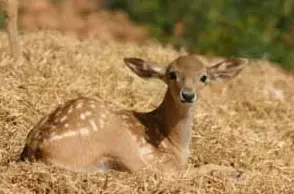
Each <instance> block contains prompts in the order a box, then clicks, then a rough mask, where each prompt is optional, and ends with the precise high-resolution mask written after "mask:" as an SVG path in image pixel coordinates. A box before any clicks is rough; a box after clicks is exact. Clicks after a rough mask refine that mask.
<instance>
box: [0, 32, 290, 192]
mask: <svg viewBox="0 0 294 194" xmlns="http://www.w3.org/2000/svg"><path fill="white" fill-rule="evenodd" d="M0 42H1V44H0V55H1V57H0V59H1V60H0V74H1V76H0V80H1V85H0V127H1V128H0V141H1V143H0V193H201V194H202V193H203V194H205V193H213V194H223V193H238V194H239V193H244V194H245V193H246V194H248V193H249V194H251V193H252V194H253V193H277V194H281V193H294V159H293V158H294V148H293V145H294V124H293V121H294V111H293V107H294V95H293V93H294V85H293V83H294V78H293V76H291V75H288V74H286V73H284V72H283V71H282V70H280V69H279V68H276V67H273V66H272V65H270V64H268V63H267V62H266V61H258V60H255V61H252V62H251V64H250V65H249V67H248V68H246V69H245V70H244V72H243V73H242V75H241V76H239V77H238V78H236V79H235V80H232V81H230V82H227V83H226V84H223V85H220V84H218V85H213V86H211V87H207V88H205V89H204V90H203V91H202V92H201V97H200V100H199V105H198V110H197V113H196V114H195V121H196V120H197V122H196V125H195V128H194V130H193V134H192V135H193V141H192V142H193V143H192V146H191V157H190V159H189V166H190V168H191V167H198V166H201V165H203V164H221V165H224V166H233V167H234V168H235V169H236V170H238V171H240V172H242V174H241V176H240V177H239V176H238V177H237V176H236V177H235V178H234V177H232V176H225V175H224V173H222V172H218V171H214V172H211V173H208V174H199V173H189V172H192V171H189V170H188V171H187V173H185V174H183V175H179V176H178V177H176V178H171V177H163V176H162V175H160V174H155V173H153V172H151V171H148V170H142V171H140V172H137V173H134V174H127V173H119V172H111V173H73V172H68V171H65V170H62V169H58V168H54V167H52V166H45V165H43V164H40V163H35V164H29V163H21V164H16V163H14V162H13V161H14V160H15V159H16V158H17V156H18V154H19V153H20V151H21V149H22V147H23V145H24V141H25V137H26V135H27V133H28V132H29V130H30V129H31V128H32V127H33V125H34V124H36V123H37V122H38V120H39V119H40V118H41V117H42V116H44V115H45V114H48V113H49V112H50V111H52V110H53V109H54V108H55V107H56V106H57V105H58V104H60V103H63V102H64V101H66V100H69V99H72V98H74V97H77V96H80V95H83V96H91V97H94V98H100V99H103V100H105V101H108V102H110V103H113V104H115V105H116V106H117V107H118V108H128V109H134V110H141V111H143V110H151V109H152V108H154V107H155V106H156V105H157V104H159V103H160V100H161V98H162V96H163V94H164V90H165V86H164V84H162V83H161V82H160V81H157V80H150V81H145V80H143V79H140V78H138V77H137V76H135V75H133V74H132V73H131V72H130V71H129V70H128V69H127V68H126V67H125V66H124V65H123V61H122V58H123V57H125V56H128V57H130V56H136V57H144V58H147V59H150V60H155V61H158V62H159V63H162V64H165V63H167V62H168V61H170V60H171V59H173V58H175V57H176V56H178V55H179V54H180V53H177V52H175V51H174V50H172V49H170V48H163V47H161V46H159V45H154V44H150V45H145V46H143V47H138V46H135V45H132V44H116V43H111V42H101V41H97V40H86V41H83V42H80V41H78V40H75V39H71V38H68V37H63V36H61V35H60V34H58V33H55V32H38V33H25V34H24V35H22V36H21V44H22V45H23V48H24V49H25V56H24V57H23V58H22V59H20V60H18V61H14V60H12V59H11V58H10V57H9V52H8V48H9V47H8V42H7V37H6V35H5V34H4V33H1V34H0Z"/></svg>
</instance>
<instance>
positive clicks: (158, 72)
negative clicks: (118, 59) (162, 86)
mask: <svg viewBox="0 0 294 194" xmlns="http://www.w3.org/2000/svg"><path fill="white" fill-rule="evenodd" d="M124 62H125V64H126V65H127V66H128V67H129V68H130V69H131V70H132V71H133V72H135V73H136V74H137V75H138V76H140V77H142V78H152V77H156V78H162V77H164V74H165V71H166V68H165V67H162V66H159V65H157V64H155V63H152V62H150V61H145V60H142V59H139V58H124Z"/></svg>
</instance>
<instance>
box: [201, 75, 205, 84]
mask: <svg viewBox="0 0 294 194" xmlns="http://www.w3.org/2000/svg"><path fill="white" fill-rule="evenodd" d="M206 80H207V75H202V76H201V77H200V81H201V82H203V83H205V81H206Z"/></svg>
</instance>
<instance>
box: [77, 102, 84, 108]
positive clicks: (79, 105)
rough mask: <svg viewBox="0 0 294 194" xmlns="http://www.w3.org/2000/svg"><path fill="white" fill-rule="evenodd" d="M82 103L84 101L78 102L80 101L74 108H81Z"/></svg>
mask: <svg viewBox="0 0 294 194" xmlns="http://www.w3.org/2000/svg"><path fill="white" fill-rule="evenodd" d="M83 105H84V103H82V102H80V103H78V104H77V105H76V108H82V107H83Z"/></svg>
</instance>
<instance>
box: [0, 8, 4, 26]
mask: <svg viewBox="0 0 294 194" xmlns="http://www.w3.org/2000/svg"><path fill="white" fill-rule="evenodd" d="M4 26H5V12H3V11H1V10H0V29H3V28H4Z"/></svg>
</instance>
